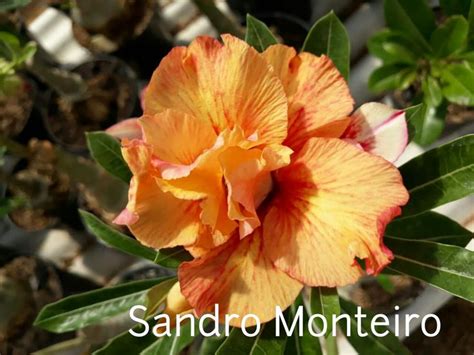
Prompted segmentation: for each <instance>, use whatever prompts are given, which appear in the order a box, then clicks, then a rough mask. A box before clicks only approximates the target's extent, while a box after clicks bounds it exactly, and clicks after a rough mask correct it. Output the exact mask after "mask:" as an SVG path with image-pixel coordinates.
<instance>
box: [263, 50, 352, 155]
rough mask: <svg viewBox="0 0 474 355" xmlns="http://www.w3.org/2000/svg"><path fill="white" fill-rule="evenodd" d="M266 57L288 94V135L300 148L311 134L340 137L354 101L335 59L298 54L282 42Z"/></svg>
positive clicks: (288, 139)
mask: <svg viewBox="0 0 474 355" xmlns="http://www.w3.org/2000/svg"><path fill="white" fill-rule="evenodd" d="M263 56H264V58H265V59H266V60H267V62H268V63H269V64H270V65H271V66H272V67H273V68H274V72H275V73H276V74H277V76H278V77H279V78H280V80H281V82H282V83H283V87H284V88H285V92H286V95H287V96H288V138H287V139H286V140H285V143H284V144H285V145H288V146H289V147H291V148H292V149H294V150H298V149H300V148H301V147H302V146H303V145H304V143H305V142H306V141H307V140H308V139H309V138H311V137H318V136H319V137H339V136H340V135H341V134H342V133H343V132H344V130H345V129H346V127H347V125H348V124H349V120H348V119H347V116H348V115H349V114H350V113H351V111H352V109H353V104H354V101H353V99H352V97H351V95H350V92H349V88H348V86H347V84H346V82H345V80H344V78H343V77H342V76H341V75H340V73H339V72H338V70H337V69H336V67H335V66H334V64H333V63H332V61H331V60H330V59H329V58H328V57H326V56H321V57H317V56H315V55H313V54H310V53H300V54H297V53H296V51H295V50H294V49H293V48H291V47H287V46H284V45H281V44H277V45H273V46H270V47H268V48H267V49H266V50H265V52H264V53H263Z"/></svg>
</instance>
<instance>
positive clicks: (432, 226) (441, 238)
mask: <svg viewBox="0 0 474 355" xmlns="http://www.w3.org/2000/svg"><path fill="white" fill-rule="evenodd" d="M385 234H386V235H388V236H392V237H398V238H402V239H416V240H428V241H432V242H437V243H442V244H451V245H457V246H461V247H464V246H466V245H467V244H468V243H469V241H470V240H471V239H472V238H473V237H474V235H473V233H472V232H470V231H469V230H467V229H465V228H464V227H463V226H461V225H460V224H458V223H457V222H456V221H453V220H452V219H450V218H448V217H446V216H444V215H442V214H439V213H436V212H433V211H428V212H424V213H421V214H419V215H415V216H410V217H405V218H397V219H395V220H394V221H392V222H391V223H390V224H389V225H388V226H387V228H386V229H385Z"/></svg>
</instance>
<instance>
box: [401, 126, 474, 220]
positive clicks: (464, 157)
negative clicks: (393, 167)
mask: <svg viewBox="0 0 474 355" xmlns="http://www.w3.org/2000/svg"><path fill="white" fill-rule="evenodd" d="M400 172H401V174H402V176H403V182H404V184H405V186H406V188H407V189H408V192H409V193H410V201H409V202H408V204H407V205H406V206H405V207H404V209H403V215H404V216H409V215H415V214H418V213H421V212H424V211H428V210H431V209H433V208H435V207H437V206H441V205H443V204H445V203H448V202H451V201H455V200H458V199H460V198H463V197H465V196H468V195H470V194H472V193H474V135H467V136H464V137H461V138H458V139H456V140H454V141H452V142H450V143H447V144H444V145H442V146H440V147H438V148H435V149H432V150H430V151H428V152H426V153H424V154H422V155H420V156H418V157H416V158H413V159H412V160H410V161H409V162H407V163H406V164H404V165H403V166H401V167H400Z"/></svg>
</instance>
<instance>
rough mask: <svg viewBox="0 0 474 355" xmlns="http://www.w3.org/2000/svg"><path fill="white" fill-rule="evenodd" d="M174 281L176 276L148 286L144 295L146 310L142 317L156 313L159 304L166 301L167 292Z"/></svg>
mask: <svg viewBox="0 0 474 355" xmlns="http://www.w3.org/2000/svg"><path fill="white" fill-rule="evenodd" d="M175 283H176V278H171V279H169V280H166V281H163V282H160V283H159V284H158V285H155V286H153V287H152V288H150V289H149V290H148V291H147V293H146V296H145V307H146V312H145V316H144V318H148V317H149V316H152V315H154V314H156V313H157V311H158V309H159V308H160V306H161V305H162V304H163V303H164V302H165V301H166V296H168V292H169V290H170V289H171V287H173V285H174V284H175Z"/></svg>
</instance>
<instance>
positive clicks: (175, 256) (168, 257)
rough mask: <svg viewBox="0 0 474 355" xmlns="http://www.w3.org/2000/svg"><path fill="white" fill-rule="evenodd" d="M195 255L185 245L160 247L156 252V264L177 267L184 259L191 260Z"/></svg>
mask: <svg viewBox="0 0 474 355" xmlns="http://www.w3.org/2000/svg"><path fill="white" fill-rule="evenodd" d="M191 260H193V257H192V255H191V254H189V252H187V251H186V249H184V248H183V247H175V248H167V249H160V250H159V251H158V252H157V253H156V257H155V260H154V262H155V264H159V265H161V266H164V267H168V268H172V269H176V268H177V267H178V266H179V265H180V264H181V263H182V262H183V261H191Z"/></svg>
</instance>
